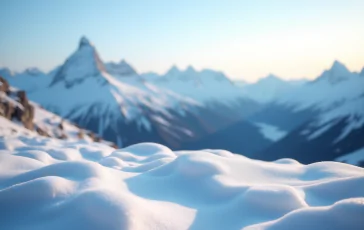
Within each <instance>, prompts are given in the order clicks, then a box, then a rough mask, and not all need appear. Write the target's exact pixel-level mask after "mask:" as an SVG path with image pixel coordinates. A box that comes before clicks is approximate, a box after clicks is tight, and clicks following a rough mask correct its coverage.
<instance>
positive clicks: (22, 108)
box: [0, 79, 115, 148]
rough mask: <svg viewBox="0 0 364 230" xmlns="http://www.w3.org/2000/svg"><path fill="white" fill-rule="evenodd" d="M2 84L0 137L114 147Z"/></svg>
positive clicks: (112, 144)
mask: <svg viewBox="0 0 364 230" xmlns="http://www.w3.org/2000/svg"><path fill="white" fill-rule="evenodd" d="M0 80H1V84H0V86H2V87H0V115H1V116H0V124H1V125H0V136H2V137H4V136H5V137H6V136H12V135H20V136H26V137H33V138H40V137H49V138H52V139H62V140H68V141H79V142H85V143H92V142H101V143H104V144H107V145H109V146H113V147H115V144H114V143H111V142H107V141H104V140H102V139H100V137H97V136H95V134H94V133H92V132H90V131H88V130H85V129H82V128H80V127H78V126H77V125H75V124H73V123H72V122H70V121H68V120H66V119H64V118H62V117H60V116H58V115H56V114H54V113H52V112H50V111H47V110H46V109H44V108H43V107H42V106H40V105H39V104H37V103H35V102H33V101H29V100H28V99H27V97H26V94H24V97H23V96H20V91H19V90H18V89H15V88H13V87H9V88H7V87H3V86H4V85H3V83H4V81H3V79H0ZM6 83H8V82H6ZM6 83H5V84H6ZM22 98H23V99H22ZM24 98H25V100H24ZM7 147H9V148H12V146H7Z"/></svg>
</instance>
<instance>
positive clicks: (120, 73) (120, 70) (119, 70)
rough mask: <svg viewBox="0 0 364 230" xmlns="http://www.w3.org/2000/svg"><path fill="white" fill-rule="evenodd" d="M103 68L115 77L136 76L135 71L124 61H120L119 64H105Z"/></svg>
mask: <svg viewBox="0 0 364 230" xmlns="http://www.w3.org/2000/svg"><path fill="white" fill-rule="evenodd" d="M105 67H106V70H107V72H108V73H109V74H111V75H113V76H117V77H128V76H136V75H138V73H137V72H136V70H135V69H134V68H133V67H132V66H131V65H130V64H128V63H127V62H126V61H125V60H121V61H120V62H119V63H115V62H108V63H105Z"/></svg>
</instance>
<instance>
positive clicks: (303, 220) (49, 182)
mask: <svg viewBox="0 0 364 230" xmlns="http://www.w3.org/2000/svg"><path fill="white" fill-rule="evenodd" d="M0 148H1V149H3V150H1V151H0V162H1V167H0V213H1V214H0V228H1V229H242V228H246V229H362V228H363V226H364V219H363V216H364V169H362V168H359V167H356V166H352V165H348V164H343V163H337V162H320V163H315V164H311V165H302V164H300V163H298V162H296V161H294V160H290V159H282V160H278V161H276V162H263V161H257V160H251V159H249V158H246V157H244V156H241V155H235V154H232V153H230V152H227V151H223V150H203V151H178V152H173V151H171V150H170V149H168V148H167V147H164V146H161V145H158V144H152V143H143V144H138V145H134V146H130V147H128V148H124V149H120V150H114V149H113V148H111V147H109V146H106V145H103V144H100V143H86V142H85V141H62V140H57V139H51V138H44V137H37V136H25V135H7V136H4V137H2V138H1V139H0Z"/></svg>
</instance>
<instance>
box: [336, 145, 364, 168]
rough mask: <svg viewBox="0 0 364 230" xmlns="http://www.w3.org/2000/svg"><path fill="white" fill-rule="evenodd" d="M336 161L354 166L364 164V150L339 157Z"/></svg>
mask: <svg viewBox="0 0 364 230" xmlns="http://www.w3.org/2000/svg"><path fill="white" fill-rule="evenodd" d="M336 161H340V162H346V163H348V164H352V165H359V164H360V163H361V164H364V148H361V149H358V150H356V151H354V152H352V153H348V154H345V155H344V156H341V157H338V158H337V159H336Z"/></svg>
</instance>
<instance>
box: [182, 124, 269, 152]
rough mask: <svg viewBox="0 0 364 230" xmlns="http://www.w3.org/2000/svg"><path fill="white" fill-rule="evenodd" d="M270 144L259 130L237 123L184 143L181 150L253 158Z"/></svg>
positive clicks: (255, 127) (252, 126)
mask: <svg viewBox="0 0 364 230" xmlns="http://www.w3.org/2000/svg"><path fill="white" fill-rule="evenodd" d="M271 143H272V141H271V140H269V139H268V138H266V137H264V135H262V133H261V132H260V131H259V128H258V127H257V126H255V125H253V124H251V123H249V122H247V121H244V120H243V121H239V122H236V123H233V124H232V125H230V126H228V127H226V128H224V129H221V130H218V131H217V132H214V133H212V134H210V135H206V136H205V137H203V138H201V139H199V140H196V141H194V142H190V143H186V144H184V145H183V146H182V149H191V150H196V149H225V150H228V151H231V152H233V153H238V154H242V155H244V156H248V157H249V156H254V154H255V153H257V152H258V151H261V150H263V149H264V148H266V147H268V146H269V145H270V144H271Z"/></svg>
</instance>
